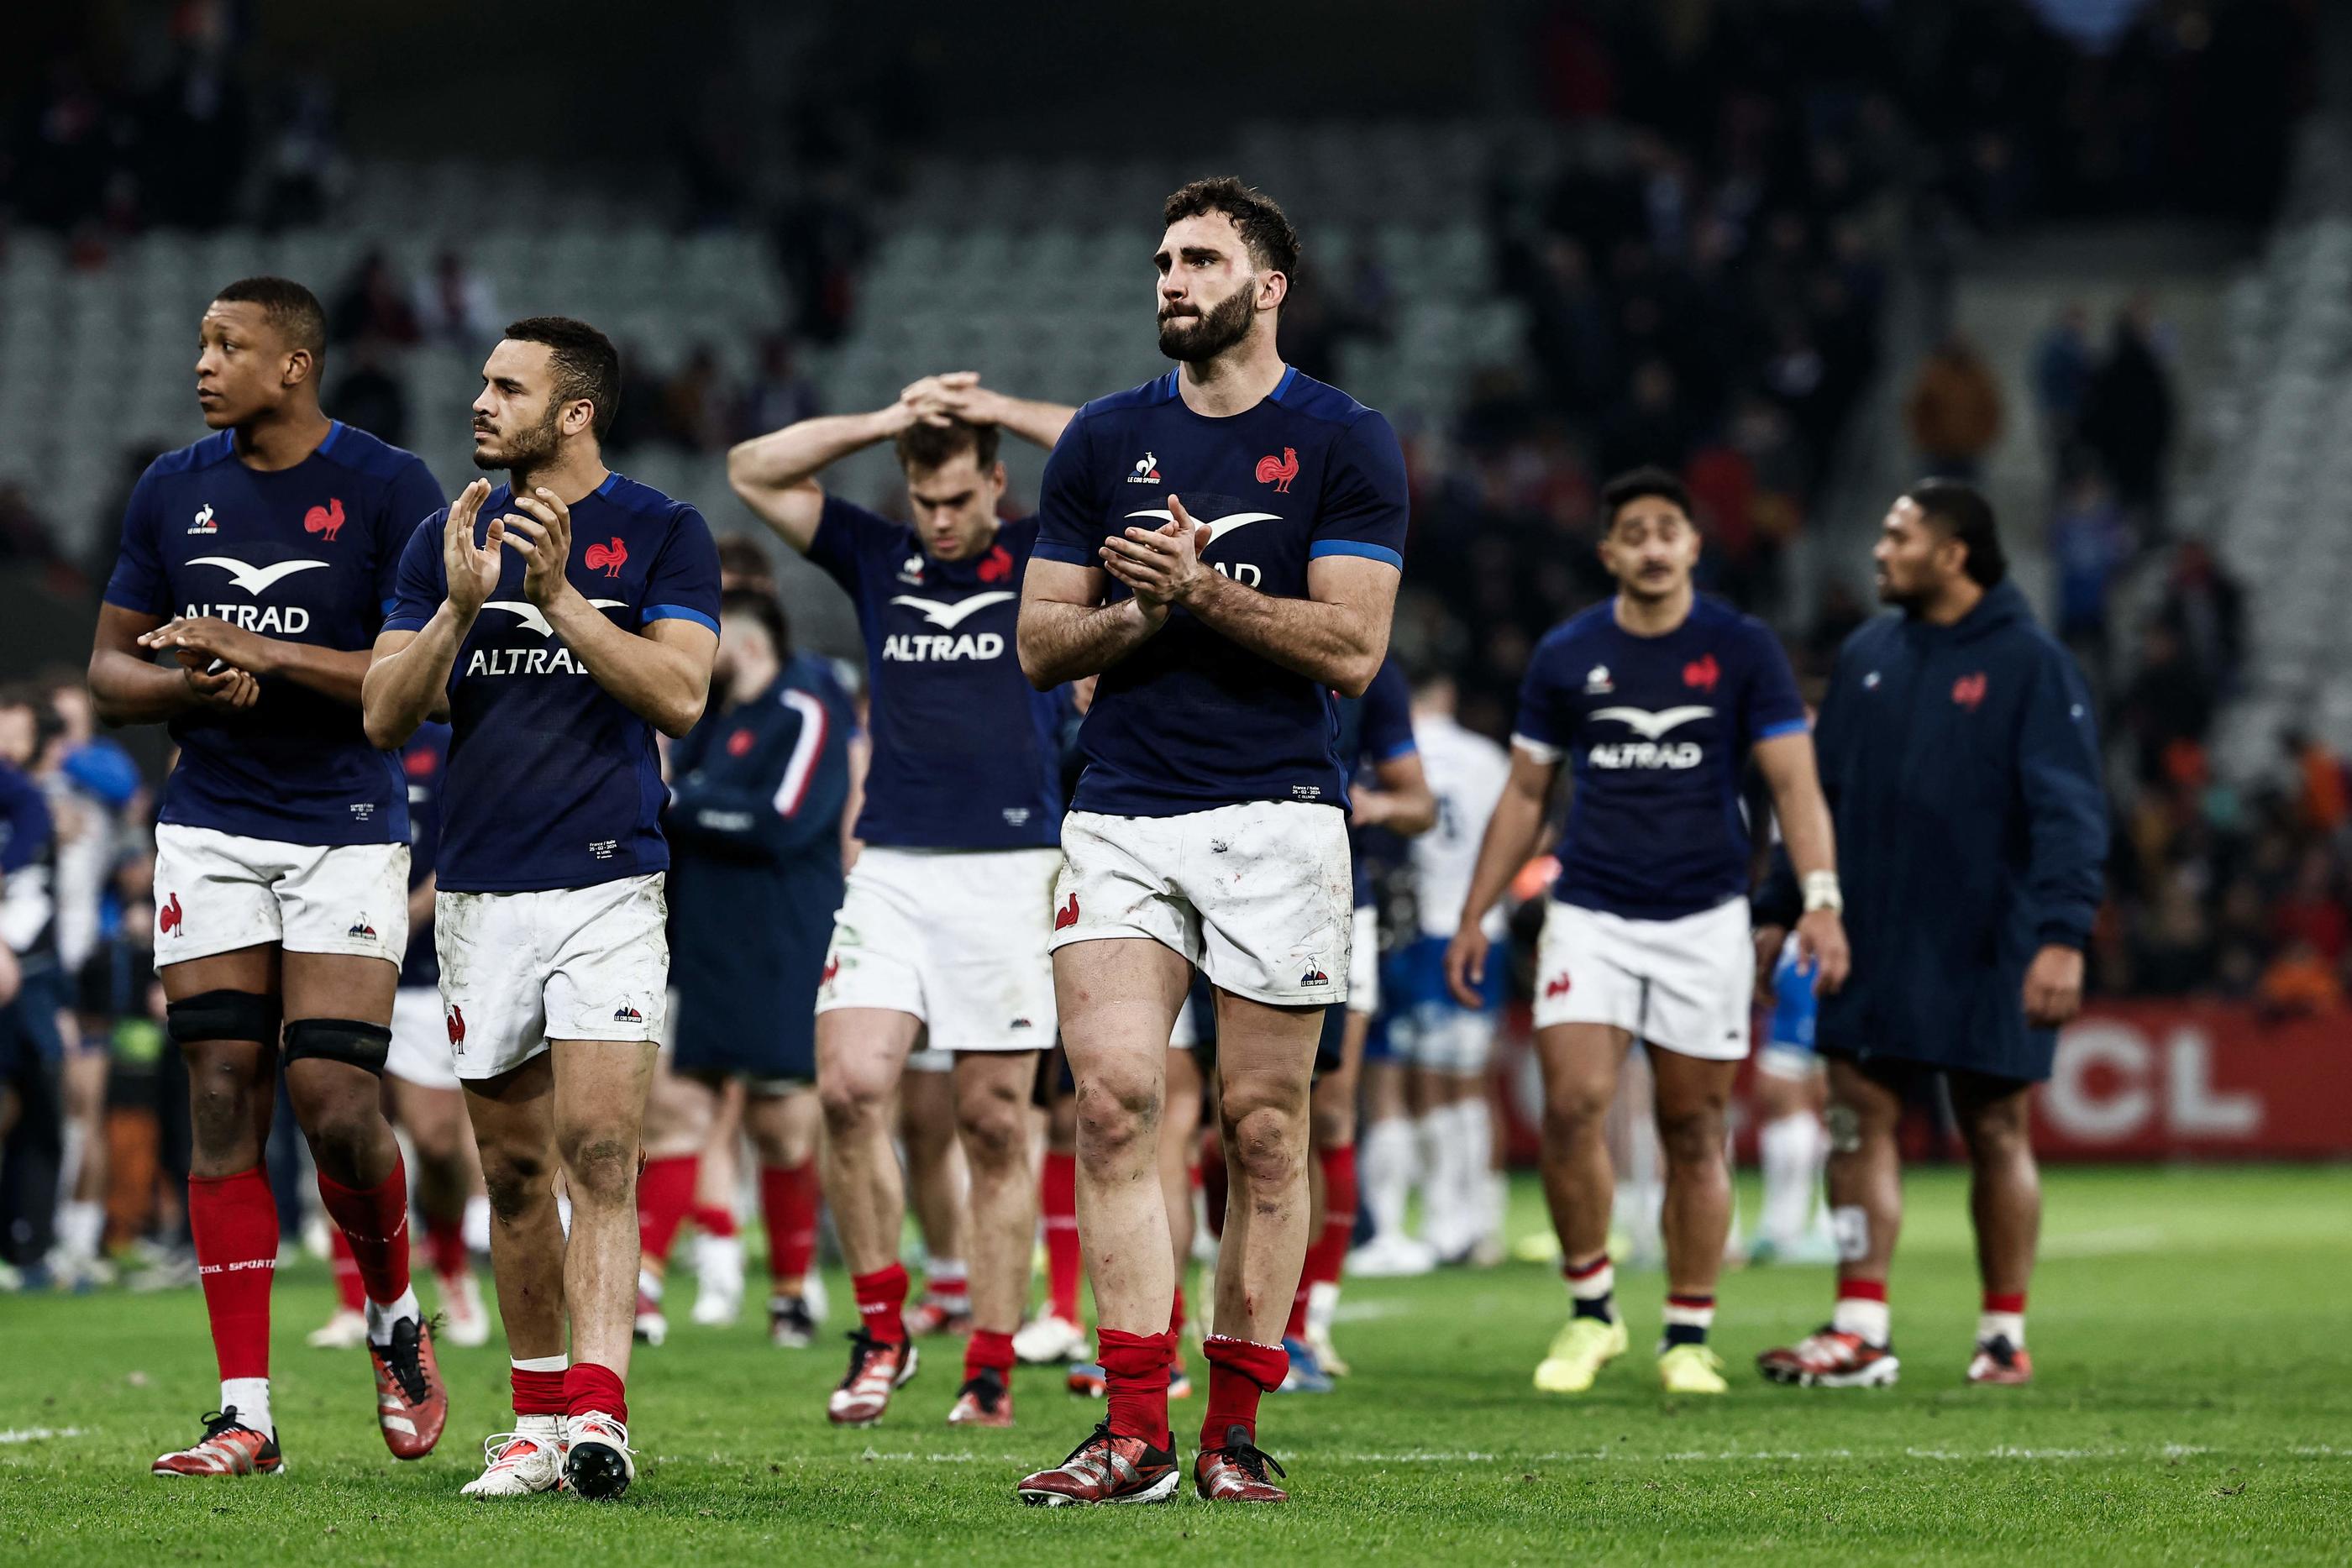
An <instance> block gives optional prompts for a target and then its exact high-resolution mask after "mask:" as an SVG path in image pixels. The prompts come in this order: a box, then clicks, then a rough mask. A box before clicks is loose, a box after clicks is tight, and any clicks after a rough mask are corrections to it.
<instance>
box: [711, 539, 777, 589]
mask: <svg viewBox="0 0 2352 1568" xmlns="http://www.w3.org/2000/svg"><path fill="white" fill-rule="evenodd" d="M730 580H732V581H733V582H735V583H740V584H742V585H744V586H746V587H749V586H751V585H752V584H759V585H761V586H764V587H768V588H773V587H774V586H775V584H776V569H775V568H774V567H773V566H772V565H771V564H770V563H769V560H768V552H767V551H766V550H763V549H761V548H760V546H759V542H758V541H757V540H755V539H751V538H746V537H744V536H743V535H741V534H730V535H728V536H727V537H726V538H723V539H720V540H719V581H720V582H721V583H726V582H729V581H730Z"/></svg>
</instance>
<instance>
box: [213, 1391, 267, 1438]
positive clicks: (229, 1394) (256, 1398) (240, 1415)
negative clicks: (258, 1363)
mask: <svg viewBox="0 0 2352 1568" xmlns="http://www.w3.org/2000/svg"><path fill="white" fill-rule="evenodd" d="M220 1407H221V1408H222V1409H224V1410H234V1411H236V1418H237V1419H238V1420H239V1421H241V1422H243V1423H244V1424H245V1425H246V1426H248V1427H252V1428H253V1429H254V1430H255V1431H257V1432H265V1433H268V1435H269V1436H270V1437H276V1436H278V1423H277V1422H276V1421H275V1420H273V1419H272V1418H271V1417H270V1414H269V1379H268V1378H266V1377H224V1378H222V1379H221V1398H220Z"/></svg>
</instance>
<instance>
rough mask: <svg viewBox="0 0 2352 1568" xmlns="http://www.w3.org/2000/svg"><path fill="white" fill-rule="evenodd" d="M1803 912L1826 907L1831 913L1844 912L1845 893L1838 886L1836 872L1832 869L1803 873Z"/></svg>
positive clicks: (1807, 912)
mask: <svg viewBox="0 0 2352 1568" xmlns="http://www.w3.org/2000/svg"><path fill="white" fill-rule="evenodd" d="M1804 887H1805V913H1806V914H1808V915H1811V913H1812V912H1813V911H1814V910H1816V909H1826V910H1829V911H1830V912H1831V913H1832V914H1835V915H1843V914H1844V913H1845V894H1843V892H1841V891H1840V890H1839V888H1838V874H1837V873H1835V872H1833V871H1809V872H1807V873H1805V882H1804Z"/></svg>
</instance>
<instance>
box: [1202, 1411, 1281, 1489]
mask: <svg viewBox="0 0 2352 1568" xmlns="http://www.w3.org/2000/svg"><path fill="white" fill-rule="evenodd" d="M1268 1470H1272V1471H1273V1472H1274V1473H1275V1474H1276V1475H1278V1476H1281V1475H1286V1472H1285V1471H1284V1469H1283V1468H1282V1467H1281V1465H1279V1464H1277V1463H1276V1461H1275V1458H1274V1456H1273V1455H1271V1454H1269V1453H1267V1452H1266V1451H1265V1449H1264V1448H1259V1447H1258V1446H1257V1445H1256V1444H1255V1443H1253V1442H1251V1441H1250V1436H1249V1433H1248V1431H1247V1430H1245V1429H1244V1428H1243V1427H1226V1428H1225V1446H1224V1447H1223V1448H1203V1449H1202V1450H1201V1452H1200V1455H1199V1457H1197V1458H1194V1459H1193V1461H1192V1490H1195V1491H1197V1492H1199V1493H1200V1494H1201V1496H1202V1498H1203V1499H1205V1500H1208V1501H1210V1502H1288V1501H1289V1500H1290V1494H1289V1493H1288V1492H1286V1491H1285V1490H1282V1489H1281V1488H1280V1487H1278V1486H1276V1485H1275V1484H1274V1483H1273V1482H1272V1481H1270V1480H1268V1479H1265V1473H1266V1471H1268Z"/></svg>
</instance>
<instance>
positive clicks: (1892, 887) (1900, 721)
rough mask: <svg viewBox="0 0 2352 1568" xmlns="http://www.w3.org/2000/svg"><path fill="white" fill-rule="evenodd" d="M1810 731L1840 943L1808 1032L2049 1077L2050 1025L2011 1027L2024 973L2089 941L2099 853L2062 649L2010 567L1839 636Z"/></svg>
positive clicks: (2078, 689)
mask: <svg viewBox="0 0 2352 1568" xmlns="http://www.w3.org/2000/svg"><path fill="white" fill-rule="evenodd" d="M1814 747H1815V749H1816V751H1817V752H1818V754H1819V756H1820V758H1821V772H1822V789H1823V791H1824V792H1825V793H1826V795H1827V796H1828V799H1829V806H1830V813H1831V815H1832V818H1833V819H1834V820H1835V821H1836V824H1837V856H1838V872H1839V875H1840V878H1841V879H1842V881H1843V885H1844V890H1845V901H1846V907H1845V929H1846V936H1847V938H1848V940H1849V941H1850V942H1851V943H1852V945H1853V974H1852V977H1850V978H1849V979H1848V980H1847V981H1846V984H1845V987H1844V988H1843V990H1841V991H1840V992H1838V994H1836V995H1835V996H1832V997H1824V998H1822V1007H1821V1023H1820V1032H1819V1037H1818V1038H1819V1042H1820V1046H1821V1048H1822V1050H1824V1051H1830V1052H1832V1053H1834V1054H1839V1055H1844V1056H1849V1057H1853V1058H1857V1059H1867V1058H1871V1057H1885V1058H1891V1059H1894V1060H1897V1061H1913V1062H1921V1063H1926V1064H1927V1065H1930V1066H1934V1067H1952V1068H1961V1069H1965V1070H1968V1071H1975V1072H1983V1073H1989V1074H1996V1075H1999V1076H2001V1077H2006V1078H2017V1079H2032V1080H2041V1079H2045V1078H2047V1077H2049V1076H2050V1066H2051V1060H2052V1057H2053V1054H2054V1053H2055V1051H2056V1047H2057V1034H2056V1031H2055V1030H2047V1029H2034V1028H2032V1027H2029V1026H2028V1024H2027V1023H2026V1019H2025V1008H2024V1000H2023V992H2024V984H2025V971H2026V968H2027V966H2029V965H2030V964H2031V963H2032V960H2033V956H2034V954H2035V953H2036V952H2037V951H2039V950H2040V949H2041V948H2042V947H2043V946H2048V945H2051V944H2057V945H2060V946H2068V947H2075V948H2080V947H2082V946H2084V944H2085V943H2086V942H2087V941H2088V940H2089V938H2090V934H2091V922H2092V920H2093V918H2094V916H2095V915H2096V914H2097V911H2098V906H2099V898H2100V893H2101V884H2102V876H2101V867H2102V866H2103V864H2104V862H2105V859H2106V852H2107V809H2106V791H2105V787H2104V785H2103V783H2102V781H2101V777H2100V762H2099V745H2098V735H2097V731H2096V725H2095V719H2094V718H2093V716H2092V713H2091V699H2090V695H2089V693H2088V691H2087V690H2086V689H2085V688H2084V684H2083V677H2082V674H2081V672H2080V671H2079V670H2077V669H2076V668H2075V665H2074V658H2073V656H2072V655H2070V654H2069V653H2067V652H2066V651H2065V650H2064V649H2063V647H2061V646H2060V645H2059V644H2058V643H2057V642H2056V641H2055V640H2054V639H2053V638H2052V637H2051V636H2050V635H2049V634H2048V633H2047V632H2043V631H2042V628H2041V627H2040V626H2038V625H2036V624H2035V623H2034V620H2033V614H2032V610H2031V609H2029V608H2028V607H2027V605H2026V602H2025V596H2024V595H2023V594H2022V593H2021V592H2020V591H2018V589H2017V586H2016V585H2015V584H2014V583H2010V582H2003V583H2000V584H1999V585H1997V586H1996V587H1994V588H1993V589H1992V590H1991V591H1989V592H1988V593H1986V595H1985V596H1984V599H1983V600H1982V601H1980V602H1979V604H1978V605H1977V607H1976V608H1975V609H1974V610H1971V611H1970V612H1969V613H1968V614H1967V615H1965V616H1963V617H1961V619H1960V620H1959V621H1958V622H1956V623H1955V624H1953V625H1950V626H1936V625H1932V624H1930V623H1928V622H1925V621H1921V620H1919V619H1917V618H1916V617H1913V616H1910V615H1906V614H1900V613H1896V614H1887V615H1881V616H1878V617H1877V618H1875V619H1874V620H1872V621H1870V622H1867V623H1865V624H1864V626H1863V627H1862V628H1861V629H1860V630H1858V631H1856V632H1854V634H1853V636H1852V637H1850V638H1848V639H1847V640H1846V643H1845V646H1844V647H1843V649H1842V650H1840V652H1839V654H1838V662H1837V668H1836V670H1835V672H1834V673H1833V674H1832V675H1831V677H1830V687H1829V692H1828V695H1826V696H1825V697H1824V698H1823V699H1822V710H1821V716H1820V720H1819V722H1818V724H1817V725H1816V727H1815V729H1814ZM1783 865H1784V866H1785V860H1784V861H1783ZM1775 882H1776V884H1777V891H1776V892H1775V893H1774V894H1768V896H1767V898H1766V899H1765V900H1764V901H1763V906H1762V907H1761V908H1760V909H1759V913H1760V914H1761V915H1763V916H1764V917H1765V918H1767V919H1769V920H1771V921H1772V922H1773V923H1775V924H1778V923H1781V922H1782V921H1785V920H1786V919H1787V918H1789V917H1790V915H1793V913H1794V911H1793V908H1792V907H1791V905H1792V904H1793V902H1794V900H1793V897H1792V896H1791V895H1792V894H1793V892H1794V889H1793V883H1791V882H1790V879H1789V878H1788V877H1787V876H1786V874H1785V872H1784V873H1782V874H1781V875H1780V876H1778V877H1776V878H1775ZM1775 905H1777V907H1775Z"/></svg>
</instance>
